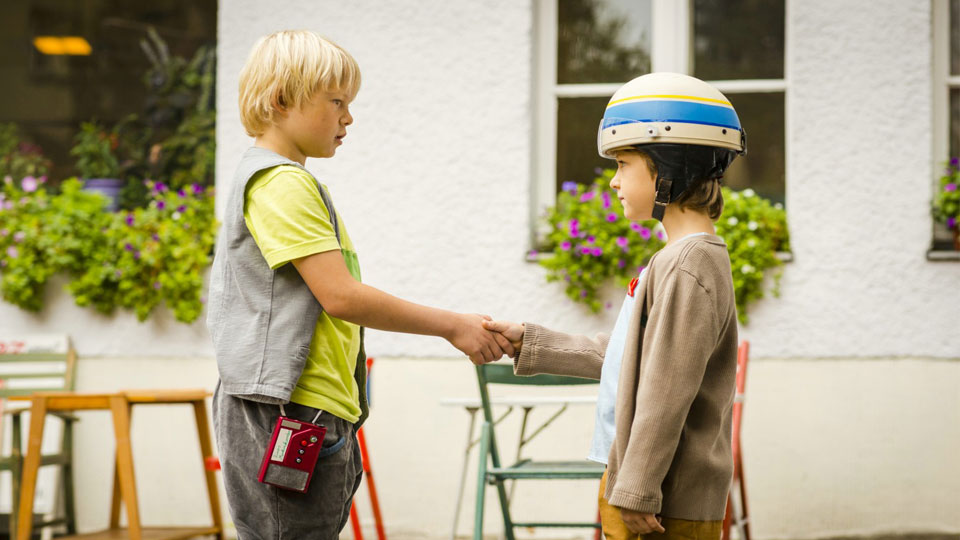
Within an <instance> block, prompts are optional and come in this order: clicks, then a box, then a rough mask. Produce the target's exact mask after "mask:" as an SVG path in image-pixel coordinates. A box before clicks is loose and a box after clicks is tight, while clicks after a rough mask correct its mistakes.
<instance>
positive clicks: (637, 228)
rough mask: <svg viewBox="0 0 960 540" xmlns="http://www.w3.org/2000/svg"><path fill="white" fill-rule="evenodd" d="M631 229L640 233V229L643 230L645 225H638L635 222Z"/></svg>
mask: <svg viewBox="0 0 960 540" xmlns="http://www.w3.org/2000/svg"><path fill="white" fill-rule="evenodd" d="M630 228H631V229H633V230H634V231H636V232H640V229H642V228H643V225H640V224H639V223H637V222H636V221H634V222H633V223H631V224H630Z"/></svg>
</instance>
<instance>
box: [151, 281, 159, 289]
mask: <svg viewBox="0 0 960 540" xmlns="http://www.w3.org/2000/svg"><path fill="white" fill-rule="evenodd" d="M153 288H154V289H156V290H158V291H159V290H160V282H159V281H154V282H153Z"/></svg>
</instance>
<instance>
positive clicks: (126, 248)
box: [123, 242, 133, 251]
mask: <svg viewBox="0 0 960 540" xmlns="http://www.w3.org/2000/svg"><path fill="white" fill-rule="evenodd" d="M123 249H125V250H127V251H133V244H131V243H130V242H127V243H126V244H124V245H123Z"/></svg>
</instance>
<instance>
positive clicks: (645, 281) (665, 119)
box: [484, 73, 746, 539]
mask: <svg viewBox="0 0 960 540" xmlns="http://www.w3.org/2000/svg"><path fill="white" fill-rule="evenodd" d="M745 143H746V138H745V136H744V134H743V130H742V128H741V126H740V121H739V119H738V118H737V114H736V112H735V111H734V109H733V107H732V106H731V105H730V103H729V102H728V101H727V99H726V98H725V97H724V96H723V94H721V93H720V92H719V91H717V90H716V89H715V88H713V87H712V86H710V85H709V84H707V83H705V82H703V81H700V80H698V79H695V78H693V77H689V76H686V75H680V74H675V73H652V74H649V75H644V76H642V77H639V78H637V79H634V80H632V81H630V82H629V83H627V84H625V85H624V86H623V87H621V88H620V90H618V91H617V93H616V94H614V95H613V97H612V98H611V100H610V102H609V104H608V105H607V109H606V112H605V114H604V117H603V120H602V122H601V124H600V132H599V134H598V145H599V151H600V154H601V155H602V156H604V157H607V158H610V159H614V160H616V162H617V173H616V175H615V176H614V177H613V179H612V180H611V182H610V187H611V188H613V189H614V190H616V192H617V196H618V198H619V199H620V200H621V201H622V203H623V211H624V216H625V217H626V218H627V219H631V220H637V221H640V220H645V219H650V218H655V219H657V220H660V222H661V223H662V224H663V226H664V228H665V229H666V233H667V236H668V239H669V241H668V242H667V245H666V246H665V247H664V248H663V249H662V250H660V251H659V252H657V253H656V254H655V255H654V256H653V257H652V258H651V259H650V262H649V263H648V265H647V267H646V268H645V269H644V270H643V271H642V272H641V273H640V275H639V276H638V277H637V278H635V279H634V280H633V282H632V283H631V284H630V287H629V290H628V291H627V295H626V297H625V299H624V303H623V306H622V308H621V310H620V315H619V317H618V319H617V322H616V325H615V326H614V329H613V332H612V333H610V334H601V335H598V336H597V337H596V338H588V337H585V336H574V335H569V334H563V333H560V332H555V331H553V330H549V329H547V328H544V327H543V326H540V325H536V324H532V323H525V324H522V325H521V324H517V323H511V322H506V321H493V322H487V323H484V325H485V326H486V327H487V328H489V329H491V330H497V331H499V332H501V333H503V334H504V336H505V337H506V338H507V339H509V340H510V341H512V342H514V345H515V347H516V348H517V354H516V356H515V359H514V367H515V371H516V372H517V374H518V375H535V374H538V373H552V374H559V375H572V376H579V377H588V378H593V379H599V380H600V394H599V396H598V400H597V414H596V428H595V430H594V437H593V442H592V445H591V449H590V453H589V456H588V457H589V459H591V460H594V461H599V462H601V463H605V464H606V465H607V469H606V472H605V473H604V476H603V479H602V480H601V483H600V496H599V502H600V510H601V522H602V525H603V532H604V534H605V536H606V538H608V539H633V538H637V535H646V534H648V533H655V535H654V536H653V537H656V538H701V539H710V538H716V539H719V538H720V531H721V523H722V520H723V516H724V511H725V508H726V501H727V493H728V491H729V486H730V481H731V478H732V475H733V460H732V455H731V449H730V436H731V421H732V420H731V419H732V415H731V412H732V407H733V398H734V389H735V378H736V364H737V362H736V359H737V315H736V303H735V301H734V292H733V280H732V277H731V273H730V259H729V256H728V255H727V247H726V244H725V243H724V241H723V240H722V239H721V238H720V237H718V236H716V234H715V230H714V228H713V222H714V221H715V220H716V219H717V218H718V217H719V216H720V213H721V211H722V210H723V197H722V195H721V190H720V178H721V176H722V175H723V172H724V171H725V170H726V168H727V167H728V166H729V165H730V163H731V162H732V161H733V159H734V158H735V157H736V156H737V155H742V154H744V153H745V150H746V148H745Z"/></svg>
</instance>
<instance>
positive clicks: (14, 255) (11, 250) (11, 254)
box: [7, 246, 20, 259]
mask: <svg viewBox="0 0 960 540" xmlns="http://www.w3.org/2000/svg"><path fill="white" fill-rule="evenodd" d="M19 256H20V252H19V251H17V248H15V247H13V246H10V247H8V248H7V257H10V258H11V259H16V258H17V257H19Z"/></svg>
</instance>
